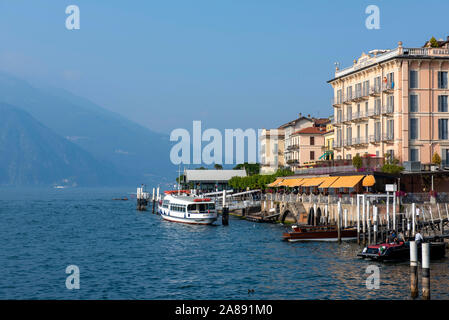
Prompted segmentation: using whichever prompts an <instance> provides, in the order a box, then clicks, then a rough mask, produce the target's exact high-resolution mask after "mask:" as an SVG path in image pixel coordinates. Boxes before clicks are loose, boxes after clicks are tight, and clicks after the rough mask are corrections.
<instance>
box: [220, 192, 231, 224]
mask: <svg viewBox="0 0 449 320" xmlns="http://www.w3.org/2000/svg"><path fill="white" fill-rule="evenodd" d="M221 211H222V212H221V224H222V225H224V226H227V225H229V208H228V207H227V205H226V190H223V209H222V210H221Z"/></svg>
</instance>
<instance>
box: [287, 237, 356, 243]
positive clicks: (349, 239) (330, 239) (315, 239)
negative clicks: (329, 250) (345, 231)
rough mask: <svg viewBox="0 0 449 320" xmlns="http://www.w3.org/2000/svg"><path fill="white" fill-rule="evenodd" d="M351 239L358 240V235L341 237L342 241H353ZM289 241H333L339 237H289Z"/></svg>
mask: <svg viewBox="0 0 449 320" xmlns="http://www.w3.org/2000/svg"><path fill="white" fill-rule="evenodd" d="M351 240H357V237H351V238H341V241H351ZM288 241H289V242H300V241H325V242H332V241H338V238H322V239H319V238H311V239H288Z"/></svg>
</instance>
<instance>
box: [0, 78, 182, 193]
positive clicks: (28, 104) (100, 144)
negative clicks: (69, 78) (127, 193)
mask: <svg viewBox="0 0 449 320" xmlns="http://www.w3.org/2000/svg"><path fill="white" fill-rule="evenodd" d="M0 112H1V113H0V185H52V184H68V185H136V184H140V183H148V184H151V183H159V182H163V181H164V180H166V177H167V176H169V177H173V176H174V175H175V171H176V168H175V167H174V166H173V165H172V164H171V162H170V159H169V150H170V146H171V145H170V141H169V137H168V136H165V135H162V134H159V133H155V132H152V131H151V130H149V129H147V128H145V127H142V126H141V125H139V124H137V123H134V122H132V121H130V120H128V119H126V118H124V117H122V116H120V115H118V114H116V113H113V112H110V111H108V110H106V109H103V108H101V107H100V106H98V105H96V104H94V103H92V102H90V101H88V100H87V99H84V98H82V97H78V96H75V95H73V94H71V93H69V92H66V91H64V90H60V89H38V88H35V87H33V86H31V85H30V84H29V83H27V82H26V81H23V80H20V79H17V78H15V77H13V76H10V75H8V74H5V73H1V72H0ZM170 180H171V179H170Z"/></svg>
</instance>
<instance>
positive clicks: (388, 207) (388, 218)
mask: <svg viewBox="0 0 449 320" xmlns="http://www.w3.org/2000/svg"><path fill="white" fill-rule="evenodd" d="M386 229H387V230H386V231H387V233H388V231H389V230H390V193H389V192H388V191H387V228H386Z"/></svg>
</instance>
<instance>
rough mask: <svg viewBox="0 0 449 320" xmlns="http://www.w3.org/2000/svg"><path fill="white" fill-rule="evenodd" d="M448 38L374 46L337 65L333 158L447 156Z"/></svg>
mask: <svg viewBox="0 0 449 320" xmlns="http://www.w3.org/2000/svg"><path fill="white" fill-rule="evenodd" d="M448 72H449V38H448V40H447V41H439V42H438V47H430V46H429V43H426V44H425V45H424V46H423V47H422V48H405V47H403V46H402V42H399V43H398V47H397V48H396V49H393V50H374V51H371V52H370V54H365V53H364V54H362V56H361V57H360V58H359V59H358V60H354V64H353V66H351V67H349V68H345V69H342V70H340V69H338V68H337V69H336V71H335V77H334V79H332V80H330V81H328V82H329V83H330V84H331V85H332V87H333V89H334V98H333V101H332V105H333V108H334V123H333V125H334V130H335V140H334V153H335V158H336V159H351V158H352V157H354V156H355V155H356V154H359V155H363V154H372V155H376V156H380V157H382V156H384V155H385V154H389V155H390V156H391V157H394V158H397V159H398V160H399V161H400V162H403V161H421V162H422V163H430V162H431V159H432V156H433V155H434V154H435V153H438V154H439V155H440V156H441V158H442V159H443V162H444V163H445V162H447V161H448V160H449V126H448V121H449V110H448V95H449V88H448Z"/></svg>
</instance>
